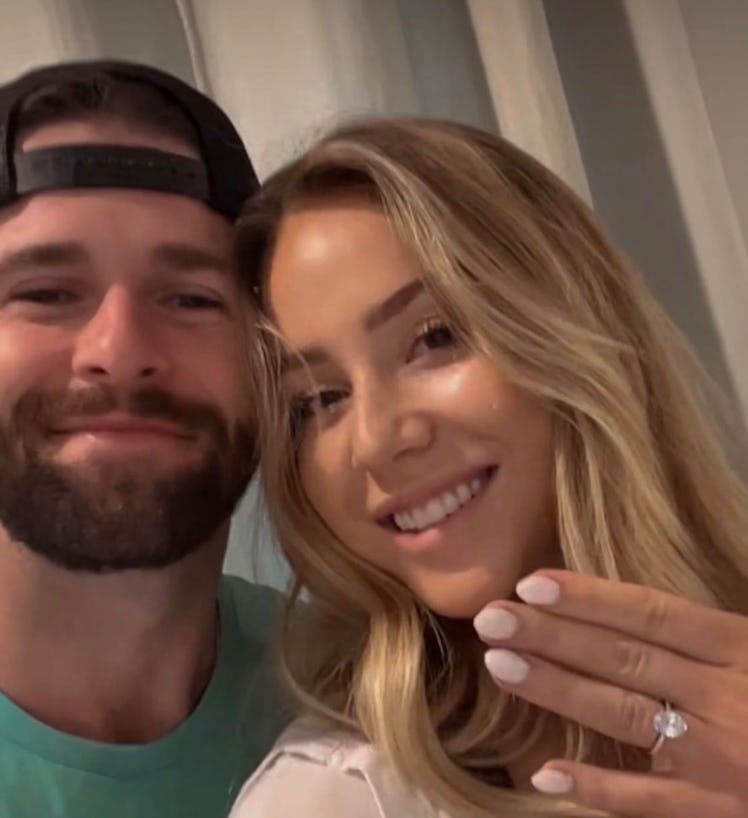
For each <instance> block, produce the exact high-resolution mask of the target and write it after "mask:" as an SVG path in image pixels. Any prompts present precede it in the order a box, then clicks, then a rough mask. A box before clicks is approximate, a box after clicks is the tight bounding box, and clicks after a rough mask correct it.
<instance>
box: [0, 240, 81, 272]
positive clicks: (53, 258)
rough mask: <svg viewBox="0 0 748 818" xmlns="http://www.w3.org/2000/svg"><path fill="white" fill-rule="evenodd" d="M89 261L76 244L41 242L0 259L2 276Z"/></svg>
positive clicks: (21, 248) (20, 248) (13, 251)
mask: <svg viewBox="0 0 748 818" xmlns="http://www.w3.org/2000/svg"><path fill="white" fill-rule="evenodd" d="M87 261H89V255H88V253H87V252H86V250H85V248H84V247H83V245H81V244H77V243H76V242H40V243H38V244H28V245H26V246H25V247H19V248H18V249H17V250H12V251H11V252H10V253H7V254H6V255H4V256H2V258H0V275H5V274H7V273H18V272H26V271H29V272H30V271H34V270H39V269H44V268H49V267H62V266H65V265H71V264H80V263H81V262H87Z"/></svg>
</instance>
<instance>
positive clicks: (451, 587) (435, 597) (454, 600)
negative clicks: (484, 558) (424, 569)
mask: <svg viewBox="0 0 748 818" xmlns="http://www.w3.org/2000/svg"><path fill="white" fill-rule="evenodd" d="M468 573H469V572H468ZM519 579H520V576H517V577H504V578H502V579H501V580H497V579H496V578H495V577H494V578H487V577H485V576H484V577H476V576H473V577H470V576H466V575H465V574H462V573H461V574H459V575H452V576H444V577H443V578H441V580H440V581H439V582H429V583H428V584H427V585H424V586H422V587H421V588H419V589H418V590H416V589H415V588H414V589H413V590H414V592H415V593H416V595H417V596H418V597H419V598H420V600H421V601H422V602H423V603H424V604H425V605H426V607H427V608H428V609H429V610H430V611H432V612H433V613H435V614H437V615H438V616H443V617H446V618H447V619H473V617H474V616H475V615H476V614H477V613H478V612H479V611H481V610H483V608H484V607H485V606H486V605H487V604H488V603H489V602H493V601H495V600H498V599H509V598H511V597H512V596H513V594H514V586H515V584H516V583H517V581H518V580H519Z"/></svg>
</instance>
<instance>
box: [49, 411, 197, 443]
mask: <svg viewBox="0 0 748 818" xmlns="http://www.w3.org/2000/svg"><path fill="white" fill-rule="evenodd" d="M51 432H52V434H55V435H64V436H69V437H72V436H74V435H86V434H88V435H95V436H102V437H114V438H121V439H126V438H134V437H149V436H155V437H167V438H181V439H188V438H191V437H193V435H191V434H190V433H189V432H187V431H186V430H185V429H184V428H182V427H180V426H177V425H175V424H173V423H169V422H168V421H162V420H157V419H149V418H138V417H132V416H125V415H122V416H117V415H103V416H92V417H80V418H73V419H70V420H67V421H65V422H64V423H62V424H60V425H59V426H56V427H54V428H53V429H51Z"/></svg>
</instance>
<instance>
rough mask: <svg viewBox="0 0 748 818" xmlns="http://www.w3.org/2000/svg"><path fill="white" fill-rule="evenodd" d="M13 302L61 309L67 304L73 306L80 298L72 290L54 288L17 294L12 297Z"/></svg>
mask: <svg viewBox="0 0 748 818" xmlns="http://www.w3.org/2000/svg"><path fill="white" fill-rule="evenodd" d="M12 300H13V301H24V302H27V303H31V304H42V305H45V306H52V307H59V306H64V305H65V304H72V303H73V302H74V301H77V300H78V296H77V295H76V294H75V293H73V292H71V291H70V290H56V289H52V288H46V289H37V290H24V291H23V292H20V293H16V294H15V295H13V297H12Z"/></svg>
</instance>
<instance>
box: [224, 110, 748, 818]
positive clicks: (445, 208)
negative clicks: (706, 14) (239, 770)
mask: <svg viewBox="0 0 748 818" xmlns="http://www.w3.org/2000/svg"><path fill="white" fill-rule="evenodd" d="M240 236H241V241H240V251H241V257H242V262H243V265H244V267H245V268H246V270H247V271H248V273H249V274H250V275H251V276H253V280H254V283H255V285H256V292H257V296H258V303H259V306H260V309H261V310H262V312H263V313H264V316H265V327H264V331H263V338H262V344H261V345H260V353H261V355H260V357H261V360H260V361H258V365H257V370H258V372H259V375H260V379H261V382H260V383H259V384H258V392H259V394H261V395H263V396H264V405H263V406H262V415H263V424H264V436H263V441H264V451H263V455H264V461H263V469H264V483H265V489H266V493H267V500H268V503H269V508H270V511H271V514H272V517H273V521H274V523H275V526H276V528H277V531H278V536H279V540H280V543H281V545H282V548H283V551H284V553H285V555H286V556H287V558H288V560H289V562H290V564H291V566H292V568H293V571H294V574H295V577H296V580H295V586H294V587H295V593H294V596H293V598H292V600H291V602H290V604H289V612H288V613H289V617H288V628H287V631H286V634H285V669H286V675H287V678H288V680H289V682H290V684H291V686H292V688H293V690H294V692H295V693H296V695H297V697H298V700H299V702H300V703H301V705H302V706H303V708H304V710H305V711H306V712H307V713H308V714H311V715H313V716H314V719H312V720H310V719H309V718H306V719H305V720H302V721H301V722H299V723H297V724H296V725H295V726H294V727H293V728H292V730H291V731H290V732H289V733H288V734H287V735H286V736H285V737H284V738H283V739H282V740H281V742H280V743H279V745H278V747H277V748H276V751H275V752H274V753H273V755H272V756H271V758H270V759H269V760H268V762H267V763H266V765H265V766H264V767H263V769H262V770H261V771H260V772H259V773H258V774H257V775H256V776H255V778H253V779H252V780H251V781H250V782H249V783H248V785H247V786H246V787H245V790H244V792H243V794H242V797H241V798H240V800H239V802H238V804H237V806H236V808H235V815H236V818H250V817H252V818H254V816H260V815H262V816H265V817H266V818H267V816H273V815H300V816H309V817H311V816H322V815H325V816H334V815H346V816H348V815H355V816H367V818H369V816H382V815H384V816H387V818H390V816H397V818H401V816H415V815H435V814H437V811H438V810H442V811H443V813H446V814H449V815H451V816H513V817H514V816H549V815H574V816H577V815H588V814H600V812H597V811H595V812H593V811H592V810H600V811H605V812H609V813H616V814H621V813H625V814H627V815H647V816H651V815H658V816H669V817H675V816H677V818H686V817H687V816H688V817H690V816H699V818H703V816H707V815H708V816H710V818H727V816H730V818H737V816H738V815H740V816H745V815H748V784H746V778H748V777H747V776H746V771H747V770H748V718H746V716H748V705H746V702H748V619H747V618H746V614H748V546H747V545H746V537H747V536H748V499H747V495H746V490H745V488H744V487H743V486H742V485H741V484H740V482H739V481H738V479H737V478H736V477H735V476H734V474H733V473H732V472H731V470H730V468H729V466H728V464H727V462H726V460H725V458H724V457H723V455H722V453H721V451H720V448H719V445H718V443H717V440H716V437H715V434H714V432H713V430H712V426H711V425H710V423H709V422H708V420H707V419H706V416H705V414H704V413H703V412H702V410H701V408H700V403H699V400H698V396H697V393H696V391H695V390H694V387H693V384H692V382H691V381H690V380H689V377H688V375H687V372H689V371H691V370H693V362H692V360H691V357H690V356H689V353H688V352H687V350H686V349H685V347H684V344H683V342H682V341H681V339H680V337H679V335H678V333H677V332H676V331H675V330H674V329H673V328H672V326H671V325H670V323H669V322H668V321H667V319H666V318H665V316H664V315H663V313H662V312H661V310H660V309H659V308H658V306H657V305H656V303H655V302H654V300H653V299H652V298H651V296H650V295H648V293H647V292H646V291H645V289H644V288H643V286H642V284H641V283H640V281H639V279H638V278H637V277H636V275H635V274H634V273H632V271H631V270H630V269H629V268H628V266H627V265H626V263H625V262H624V261H623V260H622V259H621V258H620V256H619V255H618V254H617V253H616V252H615V251H614V250H613V249H612V247H611V246H610V245H609V243H608V242H607V240H606V239H605V238H604V236H603V235H602V233H601V230H600V228H599V227H598V226H597V224H596V222H595V220H594V218H593V216H592V215H591V213H590V212H589V210H588V209H587V208H586V207H585V206H584V205H583V204H582V203H581V202H580V201H579V200H578V199H577V198H576V197H575V196H574V194H573V193H571V192H570V191H569V190H568V189H567V188H566V187H565V186H564V185H563V184H562V183H561V182H560V181H559V180H558V179H556V178H555V177H554V176H553V175H552V174H551V173H549V172H548V171H547V170H545V169H544V168H543V167H541V166H540V165H539V164H538V163H537V162H535V161H534V160H532V159H531V158H529V157H528V156H526V155H525V154H524V153H522V152H521V151H519V150H518V149H517V148H515V147H513V146H512V145H510V144H509V143H507V142H506V141H504V140H502V139H498V138H495V137H493V136H489V135H487V134H484V133H481V132H478V131H475V130H472V129H469V128H466V127H462V126H458V125H454V124H448V123H440V122H432V121H417V120H393V121H381V122H370V123H363V124H359V125H354V126H350V127H347V128H343V129H342V130H339V131H337V132H336V133H333V134H332V135H330V136H328V137H327V138H325V139H323V140H322V141H321V142H320V143H319V144H317V145H316V146H314V147H313V148H312V149H311V150H309V151H308V152H307V153H306V154H305V155H304V156H303V157H301V159H299V160H298V161H296V162H294V163H293V164H291V165H290V166H289V167H287V168H285V169H284V170H282V171H281V172H280V173H278V174H277V175H275V176H274V177H273V178H272V179H271V180H270V181H269V182H268V183H267V185H266V186H265V189H264V191H263V192H262V193H261V195H260V196H259V197H258V198H257V199H256V200H255V201H254V202H252V203H251V204H250V206H249V208H248V210H247V211H246V214H245V217H244V219H243V221H242V224H241V227H240ZM642 586H646V587H642ZM300 593H304V594H305V595H307V596H308V597H309V599H310V605H309V606H308V607H307V608H305V613H304V615H303V617H301V618H299V617H298V616H297V615H296V609H297V606H296V602H297V600H298V594H300ZM310 631H311V632H310ZM487 648H488V649H487ZM484 653H485V655H484ZM497 686H498V690H497ZM541 793H543V794H541Z"/></svg>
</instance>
